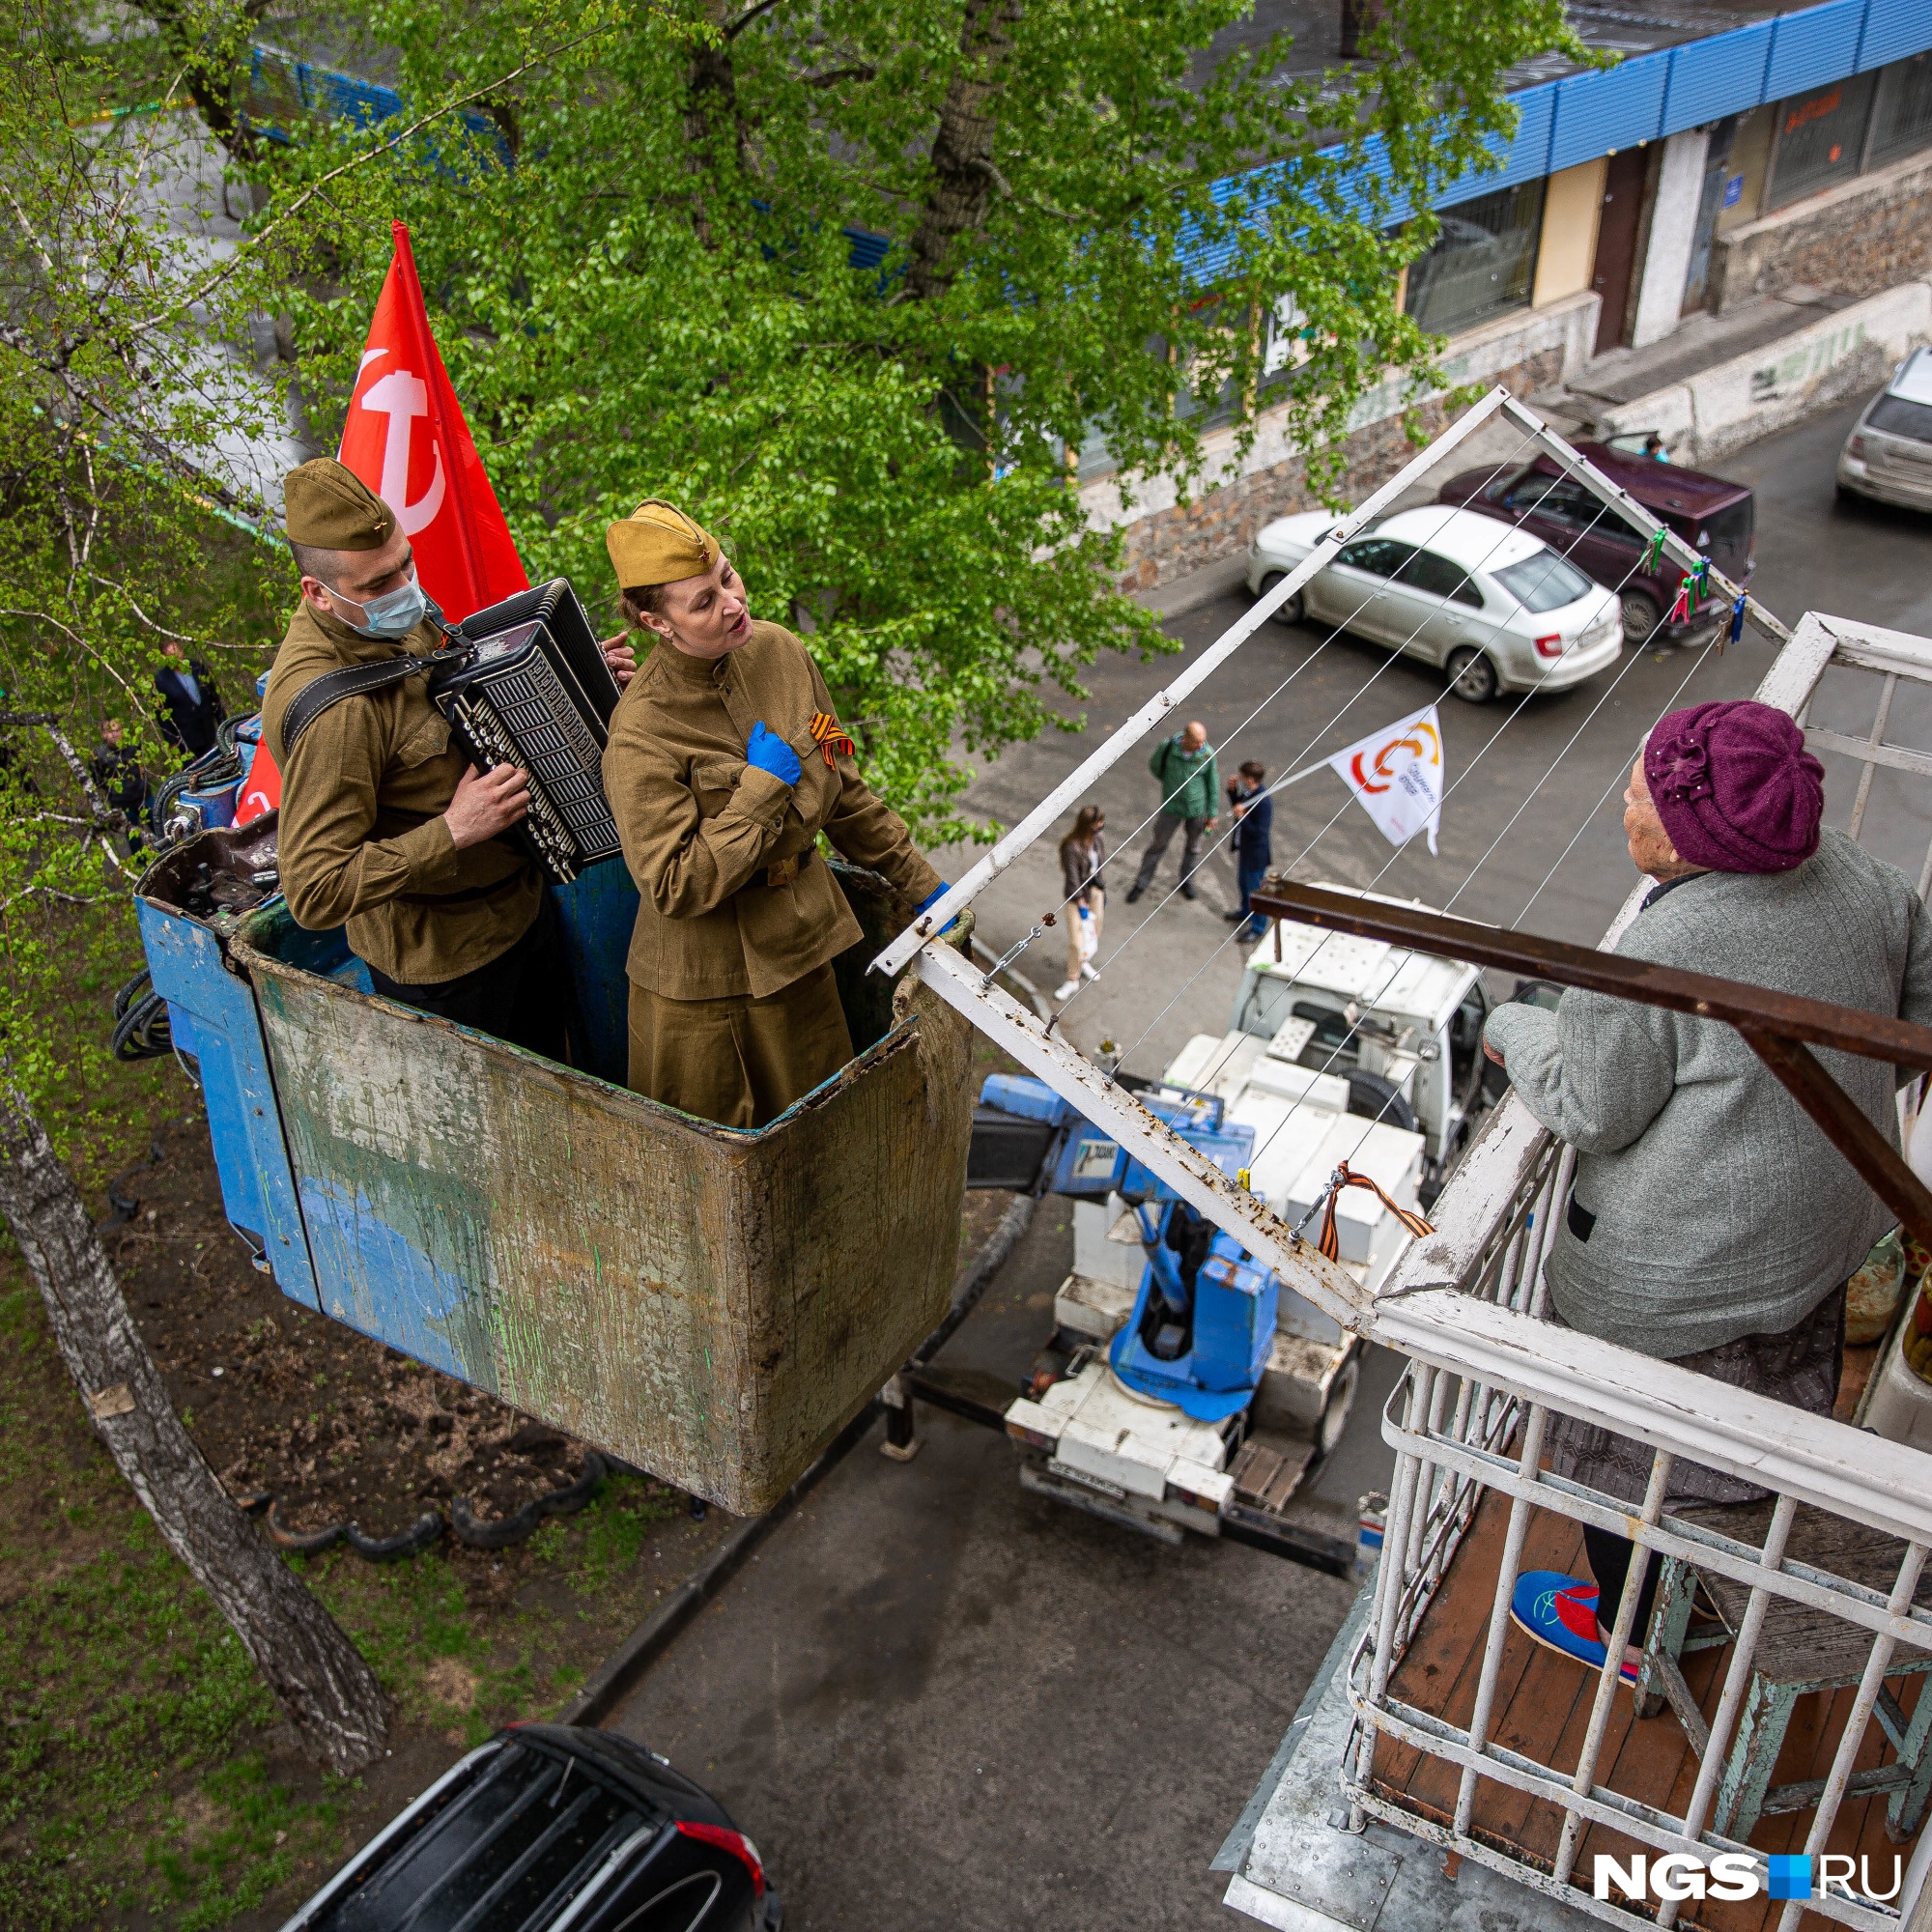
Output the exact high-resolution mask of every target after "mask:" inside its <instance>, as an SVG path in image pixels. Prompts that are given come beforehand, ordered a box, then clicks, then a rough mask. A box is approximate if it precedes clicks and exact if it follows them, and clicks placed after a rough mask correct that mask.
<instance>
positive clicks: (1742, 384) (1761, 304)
mask: <svg viewBox="0 0 1932 1932" xmlns="http://www.w3.org/2000/svg"><path fill="white" fill-rule="evenodd" d="M1928 340H1932V285H1928V284H1927V283H1925V282H1920V281H1914V282H1901V283H1899V284H1898V285H1897V286H1896V287H1895V288H1890V289H1887V290H1884V291H1883V292H1882V293H1881V294H1879V295H1875V296H1868V297H1866V298H1864V299H1863V300H1862V301H1854V300H1852V299H1851V298H1848V297H1845V296H1836V295H1831V294H1828V293H1826V292H1825V291H1824V290H1820V289H1792V290H1790V291H1788V292H1787V293H1786V294H1784V295H1782V296H1766V297H1762V298H1759V299H1758V300H1756V301H1753V302H1748V303H1747V304H1745V305H1744V306H1743V307H1741V308H1737V309H1734V310H1732V311H1731V312H1729V313H1728V314H1725V315H1693V316H1690V317H1688V318H1687V319H1686V320H1685V321H1684V322H1683V323H1681V324H1680V325H1679V326H1678V327H1677V328H1675V329H1674V330H1673V331H1672V332H1671V333H1670V334H1669V335H1667V336H1665V337H1664V338H1663V339H1662V341H1661V342H1655V343H1652V344H1651V345H1650V346H1649V347H1648V348H1646V349H1613V350H1611V351H1610V352H1609V353H1608V354H1607V355H1599V356H1598V357H1596V358H1595V360H1594V361H1591V362H1588V363H1586V364H1585V365H1584V366H1583V367H1582V368H1581V369H1580V370H1578V371H1577V372H1576V373H1575V374H1574V375H1572V376H1571V377H1569V378H1568V380H1567V381H1566V382H1564V383H1562V384H1558V385H1557V386H1556V387H1554V388H1550V389H1545V390H1541V391H1539V392H1538V393H1537V394H1535V395H1533V396H1531V397H1530V399H1529V400H1530V403H1531V406H1532V407H1533V408H1535V409H1536V410H1537V411H1538V412H1540V413H1541V414H1542V415H1544V416H1545V417H1547V418H1548V421H1549V422H1550V423H1551V425H1552V426H1553V427H1554V428H1556V429H1557V430H1558V431H1560V432H1561V433H1562V434H1564V435H1566V436H1576V437H1591V438H1597V439H1603V438H1607V437H1612V436H1628V435H1634V434H1643V433H1646V432H1648V431H1651V430H1656V431H1658V432H1659V433H1660V434H1661V435H1662V437H1663V440H1664V443H1665V445H1666V447H1667V448H1668V450H1669V452H1670V457H1671V460H1672V461H1673V462H1676V463H1683V464H1689V465H1691V466H1697V467H1701V466H1705V465H1709V464H1713V463H1717V462H1719V461H1721V460H1722V459H1723V458H1724V457H1726V456H1728V455H1731V454H1732V453H1733V452H1735V451H1736V450H1739V449H1742V448H1743V447H1744V446H1745V444H1747V443H1749V442H1755V441H1756V440H1758V439H1759V438H1760V437H1764V436H1769V435H1771V434H1773V433H1774V432H1775V431H1777V430H1780V429H1788V428H1790V427H1791V426H1792V425H1793V424H1794V423H1797V422H1799V421H1802V420H1803V419H1804V417H1806V416H1810V415H1814V414H1816V413H1817V412H1820V411H1823V410H1828V409H1831V408H1832V407H1833V406H1834V405H1835V404H1837V403H1840V402H1842V401H1844V400H1845V399H1846V398H1847V397H1849V396H1852V395H1855V394H1857V393H1858V392H1859V391H1860V390H1862V389H1869V388H1876V387H1877V386H1878V384H1881V383H1882V382H1884V381H1885V379H1886V377H1887V375H1888V373H1889V370H1890V368H1891V365H1892V364H1893V363H1895V362H1897V361H1898V360H1900V359H1901V358H1902V357H1903V356H1904V355H1906V353H1907V352H1908V351H1909V350H1911V349H1912V348H1914V347H1916V346H1917V345H1918V344H1919V343H1922V342H1925V341H1928Z"/></svg>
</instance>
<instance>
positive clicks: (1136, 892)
mask: <svg viewBox="0 0 1932 1932" xmlns="http://www.w3.org/2000/svg"><path fill="white" fill-rule="evenodd" d="M1148 770H1149V771H1151V773H1152V774H1153V775H1154V777H1155V778H1156V779H1158V780H1159V781H1160V812H1159V815H1158V816H1157V817H1156V818H1155V819H1154V822H1153V831H1152V832H1151V834H1150V835H1149V838H1148V842H1147V850H1146V851H1145V852H1143V853H1142V854H1141V868H1140V871H1139V872H1138V873H1137V874H1136V875H1135V878H1134V883H1133V886H1132V888H1131V890H1130V891H1129V892H1128V894H1127V903H1128V904H1129V905H1132V904H1133V902H1134V901H1135V900H1136V899H1137V898H1139V897H1140V895H1142V894H1143V893H1144V892H1146V891H1147V889H1148V888H1149V887H1150V886H1151V885H1152V884H1153V875H1154V873H1155V871H1156V870H1158V869H1159V867H1160V861H1161V855H1162V854H1163V853H1165V852H1166V850H1167V848H1168V846H1169V845H1170V844H1172V843H1173V841H1174V834H1175V829H1176V828H1177V827H1178V826H1185V827H1186V828H1187V837H1186V838H1185V839H1184V840H1183V841H1182V843H1181V847H1180V896H1181V897H1182V898H1184V899H1191V898H1193V897H1194V896H1195V892H1194V869H1195V867H1197V866H1199V865H1200V863H1201V840H1202V838H1204V837H1205V836H1206V834H1207V833H1208V831H1209V830H1210V829H1211V828H1212V826H1213V824H1214V807H1215V804H1216V802H1217V801H1218V799H1219V798H1220V796H1221V773H1220V769H1219V767H1218V766H1217V765H1216V764H1215V762H1214V748H1213V746H1212V745H1210V744H1209V743H1208V727H1207V726H1206V725H1203V724H1201V723H1199V722H1198V721H1196V722H1194V723H1191V724H1189V725H1188V726H1187V728H1186V729H1185V730H1184V731H1177V732H1176V733H1175V735H1174V736H1173V737H1172V738H1163V739H1162V740H1161V742H1160V743H1159V744H1158V745H1156V746H1155V747H1154V753H1153V756H1152V757H1151V758H1150V759H1149V760H1148Z"/></svg>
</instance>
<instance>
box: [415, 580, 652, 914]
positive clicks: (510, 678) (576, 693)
mask: <svg viewBox="0 0 1932 1932" xmlns="http://www.w3.org/2000/svg"><path fill="white" fill-rule="evenodd" d="M450 646H451V648H450V650H449V652H448V653H447V654H446V655H447V658H448V662H446V663H445V662H444V661H443V659H444V657H445V654H444V653H439V654H438V658H437V661H436V668H435V669H433V670H432V671H431V673H430V683H429V695H430V697H431V698H432V700H433V701H434V702H435V704H436V706H437V708H438V709H439V710H440V711H441V713H442V715H443V716H444V717H445V718H447V719H448V720H449V727H450V732H451V735H452V736H454V738H455V739H456V741H457V743H458V744H459V745H460V746H461V747H462V749H463V751H464V753H466V754H467V756H468V757H469V761H470V763H471V764H473V765H474V766H475V767H476V769H477V770H478V771H488V770H489V769H490V768H491V766H493V765H515V766H517V767H518V768H519V769H520V770H522V771H525V772H527V773H528V774H529V781H530V805H529V812H528V815H527V816H526V818H525V819H524V821H523V823H522V824H521V825H519V826H518V827H517V835H518V837H519V838H520V839H521V841H522V842H523V844H524V845H525V846H526V849H527V850H528V851H529V853H530V854H531V856H532V857H533V858H534V859H535V860H536V862H537V864H538V865H539V866H541V867H543V869H544V870H545V872H547V873H548V874H549V875H550V877H551V878H552V879H554V880H555V881H556V882H557V883H558V884H560V885H563V884H568V883H569V882H570V881H571V880H572V879H574V878H576V877H577V875H578V874H579V873H580V872H581V871H582V870H583V869H584V867H587V866H594V865H595V864H596V863H597V862H598V861H599V860H600V859H608V858H610V857H611V856H612V854H614V853H615V852H616V851H617V850H618V844H617V827H616V825H615V823H614V822H613V821H612V819H611V806H610V802H609V800H607V799H606V798H605V796H604V747H605V744H606V743H607V733H606V726H607V725H609V723H610V719H611V712H612V711H613V710H614V709H615V708H616V704H617V697H618V692H617V681H616V679H615V678H613V677H612V676H611V670H610V667H609V666H608V665H607V664H606V663H605V662H604V652H603V650H602V648H601V647H600V645H599V644H598V641H597V636H596V633H595V632H594V631H593V630H592V629H591V628H590V620H589V618H588V617H586V616H585V615H584V613H583V606H582V604H580V603H579V602H578V601H577V593H576V592H575V591H574V590H572V589H571V587H570V583H569V581H568V580H567V579H565V578H561V577H557V578H553V579H552V580H551V581H550V582H548V583H539V584H537V585H535V586H534V587H533V588H531V589H529V590H521V591H519V592H518V593H517V594H516V596H514V597H506V598H505V599H504V600H503V601H502V602H501V603H500V604H492V605H489V606H488V607H487V608H486V609H484V610H481V611H475V612H473V613H472V614H471V615H469V616H468V617H466V618H465V619H464V620H463V622H462V623H461V624H459V625H458V626H457V627H456V629H455V631H454V633H453V634H452V635H451V638H450Z"/></svg>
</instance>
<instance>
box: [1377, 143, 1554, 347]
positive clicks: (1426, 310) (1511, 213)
mask: <svg viewBox="0 0 1932 1932" xmlns="http://www.w3.org/2000/svg"><path fill="white" fill-rule="evenodd" d="M1543 189H1544V185H1543V183H1542V182H1540V181H1532V182H1524V183H1523V184H1522V185H1521V186H1520V187H1508V188H1503V189H1502V190H1500V191H1499V192H1498V193H1495V194H1486V195H1484V196H1482V197H1481V198H1480V199H1479V200H1476V201H1459V202H1458V203H1457V204H1456V206H1455V207H1454V208H1447V209H1444V210H1443V211H1442V213H1440V214H1439V215H1438V216H1437V217H1436V219H1437V220H1438V221H1439V222H1440V223H1441V224H1442V225H1441V230H1440V232H1439V233H1438V234H1437V236H1436V238H1435V246H1434V247H1433V248H1431V249H1430V251H1429V252H1428V254H1426V255H1423V256H1420V257H1418V258H1417V259H1416V260H1415V261H1413V262H1411V263H1410V264H1409V268H1408V294H1407V297H1406V300H1405V302H1404V307H1405V308H1406V310H1407V311H1408V313H1409V314H1410V315H1412V316H1413V317H1414V318H1415V320H1416V321H1417V322H1418V323H1420V324H1421V325H1422V327H1424V328H1426V329H1429V330H1431V331H1432V332H1433V333H1435V334H1437V335H1455V334H1457V333H1459V332H1460V331H1462V330H1463V329H1465V328H1474V327H1476V326H1477V325H1478V324H1479V323H1485V322H1488V321H1490V320H1491V319H1492V317H1494V316H1498V315H1507V314H1508V313H1509V311H1510V310H1511V309H1513V308H1524V307H1527V306H1528V303H1529V292H1530V289H1531V287H1532V286H1533V285H1534V283H1535V280H1536V248H1537V242H1538V241H1540V240H1541V237H1542V231H1543Z"/></svg>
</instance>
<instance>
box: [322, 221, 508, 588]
mask: <svg viewBox="0 0 1932 1932" xmlns="http://www.w3.org/2000/svg"><path fill="white" fill-rule="evenodd" d="M391 225H392V227H393V228H394V231H395V237H396V253H395V259H394V260H393V261H391V262H390V264H389V274H388V279H387V280H386V281H384V284H383V293H382V296H381V297H380V298H379V299H378V300H377V303H376V314H375V318H374V320H373V321H371V323H370V324H369V341H368V345H367V347H366V348H364V350H363V351H362V366H361V368H360V369H359V370H357V372H356V376H355V394H354V395H353V396H351V398H350V401H349V418H348V420H347V421H346V422H345V423H344V424H343V426H342V449H341V452H340V455H341V461H342V462H343V463H344V464H345V465H346V466H347V467H348V468H349V469H353V470H354V471H355V473H356V475H358V476H359V477H361V479H362V480H363V482H365V483H366V484H368V486H369V487H370V489H372V490H373V491H375V493H376V494H377V495H378V496H379V497H382V499H383V500H384V502H385V503H387V504H388V506H389V507H390V508H391V509H392V510H394V511H395V513H396V515H397V516H398V517H399V518H401V519H402V525H403V529H404V531H405V533H406V534H407V535H408V537H409V539H410V542H411V543H412V545H413V546H414V547H415V556H416V576H417V578H418V580H419V581H420V582H421V583H422V587H423V588H424V590H426V591H427V592H428V593H429V595H430V596H432V597H434V598H435V599H436V601H437V602H438V603H439V604H440V605H441V606H442V614H443V615H444V616H445V617H447V618H448V619H449V621H450V622H451V623H453V624H456V623H461V622H462V621H463V619H464V618H465V617H467V616H469V613H470V612H471V611H480V610H481V609H482V608H483V607H484V605H486V604H495V603H497V601H498V600H499V599H501V598H504V597H509V596H513V595H514V594H515V593H516V592H517V591H519V590H527V589H528V588H529V582H530V580H529V577H528V575H527V573H526V571H525V569H524V564H523V559H522V558H521V557H520V556H518V554H517V546H516V544H515V543H514V542H513V541H512V540H511V537H510V526H508V525H507V524H506V523H504V521H503V513H502V511H501V510H500V509H498V508H497V493H496V492H495V491H494V490H492V489H491V487H490V479H489V477H488V476H487V475H486V474H485V473H484V470H483V459H482V458H481V457H480V456H479V455H477V453H476V444H475V443H474V441H472V440H471V439H470V435H469V424H468V423H466V422H465V421H464V419H463V407H462V405H461V404H460V403H458V401H457V400H456V391H455V389H453V388H452V387H451V386H450V382H449V373H448V371H447V370H445V369H444V368H443V366H442V357H441V355H439V354H438V353H437V347H436V337H435V336H434V335H432V334H431V333H430V327H429V311H428V310H427V309H426V308H425V307H424V306H423V296H422V284H421V283H420V282H419V281H418V280H417V279H416V264H415V257H414V256H413V255H412V254H411V252H410V231H409V230H408V229H407V228H406V227H404V225H403V224H402V223H401V222H400V221H398V222H394V223H392V224H391Z"/></svg>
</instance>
